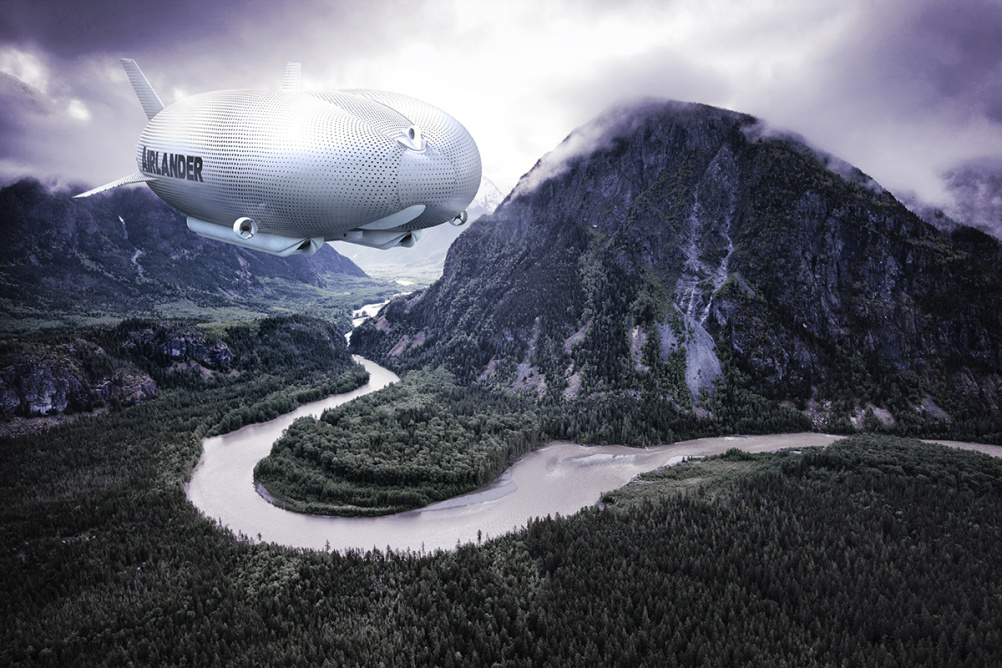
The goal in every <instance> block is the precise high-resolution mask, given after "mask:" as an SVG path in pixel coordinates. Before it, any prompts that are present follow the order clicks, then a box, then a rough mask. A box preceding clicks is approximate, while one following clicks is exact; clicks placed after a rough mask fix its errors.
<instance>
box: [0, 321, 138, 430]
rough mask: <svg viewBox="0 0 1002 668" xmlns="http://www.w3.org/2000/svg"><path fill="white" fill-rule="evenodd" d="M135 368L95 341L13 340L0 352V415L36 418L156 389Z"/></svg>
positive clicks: (130, 399) (133, 398)
mask: <svg viewBox="0 0 1002 668" xmlns="http://www.w3.org/2000/svg"><path fill="white" fill-rule="evenodd" d="M156 389H157V385H156V382H154V380H153V379H152V378H151V377H150V376H149V375H147V374H145V373H143V372H141V371H140V370H138V369H137V368H136V367H135V366H133V365H130V364H124V363H122V362H121V361H120V360H113V359H111V358H109V357H108V356H107V355H106V354H105V352H104V350H103V349H101V348H100V347H99V346H96V345H94V344H93V343H90V342H87V341H84V340H82V339H77V340H76V341H74V342H72V343H63V344H54V345H45V344H38V343H29V344H14V345H9V346H8V347H7V349H6V350H5V351H4V352H3V353H2V354H0V414H7V415H21V416H35V415H54V414H58V413H66V412H77V411H89V410H93V409H94V408H96V407H99V406H104V405H105V404H107V403H108V402H110V401H112V400H117V401H118V402H119V403H120V404H122V405H130V404H134V403H136V402H139V401H142V400H144V399H147V398H149V397H150V396H152V395H153V394H154V392H156Z"/></svg>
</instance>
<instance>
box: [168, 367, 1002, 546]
mask: <svg viewBox="0 0 1002 668" xmlns="http://www.w3.org/2000/svg"><path fill="white" fill-rule="evenodd" d="M355 359H356V360H357V361H358V362H360V363H361V364H363V365H364V366H365V368H366V369H367V370H368V371H369V375H370V380H369V382H368V383H367V384H366V385H363V386H362V387H360V388H358V389H356V390H353V391H351V392H347V393H345V394H340V395H334V396H332V397H328V398H327V399H323V400H321V401H317V402H314V403H311V404H307V405H304V406H301V407H299V408H298V409H296V410H295V411H293V412H292V413H288V414H286V415H283V416H281V417H278V418H276V419H274V420H271V421H270V422H265V423H262V424H256V425H250V426H247V427H244V428H242V429H240V430H238V431H234V432H231V433H229V434H225V435H223V436H216V437H213V438H207V439H204V440H203V441H202V457H201V459H199V461H198V464H197V465H196V467H195V469H194V471H193V472H192V475H191V481H190V482H189V483H188V484H187V485H186V491H187V493H188V498H189V499H190V500H191V502H192V503H193V504H194V505H195V506H196V507H197V508H198V509H199V510H200V511H201V512H202V513H204V514H205V515H206V516H207V517H210V518H213V519H216V520H218V521H219V522H220V523H221V524H222V525H223V526H226V527H228V528H229V529H230V530H231V531H233V532H235V533H242V534H244V535H246V536H247V537H249V538H251V539H256V540H263V541H269V542H274V543H278V544H280V545H287V546H290V547H296V548H310V549H334V550H338V551H340V552H344V551H346V550H352V549H358V550H368V549H372V548H377V549H380V550H383V549H386V548H392V549H393V550H395V551H407V550H410V551H412V552H420V551H432V550H436V549H451V548H454V547H456V545H458V544H460V543H467V542H474V541H476V540H478V538H479V537H481V536H482V537H483V538H484V539H485V540H486V539H487V538H488V537H491V536H498V535H501V534H504V533H507V532H509V531H512V530H516V529H519V528H522V527H525V526H526V523H527V522H528V520H529V519H530V518H533V517H545V516H547V515H555V514H557V513H560V514H561V515H569V514H572V513H575V512H577V511H578V510H580V509H581V508H583V507H585V506H589V505H592V504H594V503H595V502H596V501H598V499H599V497H600V496H601V495H602V493H604V492H607V491H609V490H613V489H617V488H619V487H622V486H623V485H625V484H626V483H628V482H629V481H630V480H631V479H632V478H633V477H634V476H636V475H637V474H639V473H643V472H645V471H650V470H653V469H656V468H659V467H662V466H668V465H671V464H674V463H677V462H679V461H682V459H683V458H685V457H694V456H706V455H713V454H719V453H722V452H724V451H726V450H727V449H729V448H732V447H738V448H740V449H741V450H744V451H746V452H766V451H775V450H778V449H781V448H801V447H809V446H824V445H828V444H830V443H832V442H833V441H835V440H836V439H837V438H838V437H836V436H829V435H826V434H813V433H805V434H777V435H770V436H747V437H745V436H725V437H715V438H702V439H697V440H693V441H683V442H680V443H673V444H671V445H662V446H657V447H653V448H648V449H643V450H642V449H637V448H628V447H624V446H616V445H611V446H589V447H585V446H580V445H575V444H573V443H564V442H555V443H550V444H549V445H547V446H545V447H543V448H541V449H539V450H537V451H535V452H531V453H529V454H527V455H525V456H523V457H522V458H521V459H519V460H518V461H517V462H516V463H515V464H514V465H513V466H512V467H510V468H509V469H508V470H507V471H505V473H504V475H502V476H501V477H500V478H498V479H497V480H495V481H494V482H492V483H490V484H489V485H486V486H485V487H482V488H481V489H479V490H476V491H475V492H471V493H469V494H466V495H463V496H459V497H456V498H453V499H448V500H446V501H442V502H440V503H436V504H432V505H430V506H426V507H425V508H421V509H419V510H413V511H410V512H406V513H400V514H398V515H389V516H385V517H373V518H360V517H317V516H312V515H302V514H299V513H293V512H290V511H286V510H283V509H281V508H279V507H277V506H274V505H272V504H270V503H268V502H267V501H266V500H265V499H264V498H262V497H261V496H260V495H259V494H258V492H257V490H256V489H255V486H254V478H253V476H254V466H255V464H257V462H258V461H260V460H261V459H262V458H264V457H266V456H267V455H268V453H269V452H270V451H271V446H272V443H274V442H275V440H277V439H278V438H279V437H280V436H281V434H282V431H283V430H284V429H285V428H286V427H288V426H289V425H290V424H291V423H292V421H293V420H295V419H296V418H299V417H302V416H306V415H315V416H317V415H319V414H320V413H321V412H323V411H324V410H326V409H328V408H332V407H334V406H337V405H340V404H342V403H345V402H346V401H350V400H351V399H354V398H356V397H360V396H362V395H364V394H368V393H369V392H373V391H375V390H378V389H380V388H383V387H386V386H387V385H389V384H390V383H393V382H396V381H397V380H399V379H398V378H397V376H396V375H395V374H394V373H393V372H391V371H389V370H387V369H384V368H383V367H381V366H379V365H378V364H375V363H374V362H370V361H369V360H366V359H363V358H361V357H356V358H355ZM947 444H948V445H951V446H954V447H963V448H965V449H971V450H978V451H980V452H984V453H987V454H991V455H993V456H996V457H998V456H1002V447H999V446H990V445H978V444H962V443H947Z"/></svg>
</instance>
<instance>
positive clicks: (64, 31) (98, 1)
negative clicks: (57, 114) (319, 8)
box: [0, 0, 287, 59]
mask: <svg viewBox="0 0 1002 668" xmlns="http://www.w3.org/2000/svg"><path fill="white" fill-rule="evenodd" d="M284 7H285V3H281V2H269V1H268V0H247V1H246V2H239V3H236V2H215V1H213V2H206V1H205V0H170V1H169V2H148V1H144V0H132V1H131V2H130V1H123V0H88V1H87V2H80V3H69V2H66V0H4V2H3V3H2V4H0V41H6V42H12V43H15V44H36V45H38V46H39V47H41V48H42V49H44V50H45V51H46V52H48V53H51V54H53V55H55V56H58V57H60V58H68V59H72V58H76V57H78V56H80V55H81V54H90V53H95V52H108V53H118V52H119V51H123V50H124V51H135V50H142V51H148V50H150V49H151V48H154V49H168V48H172V49H178V48H181V49H183V47H184V45H186V44H191V43H193V42H198V41H201V40H203V39H210V38H212V37H213V36H214V35H218V34H219V33H220V32H221V31H222V30H221V27H222V26H224V25H225V24H226V23H227V21H229V20H231V19H232V18H233V17H234V16H249V17H257V18H258V19H259V20H261V21H262V22H263V23H265V24H268V23H269V22H270V20H271V15H272V14H275V13H278V12H282V11H283V8H284ZM286 11H287V10H286Z"/></svg>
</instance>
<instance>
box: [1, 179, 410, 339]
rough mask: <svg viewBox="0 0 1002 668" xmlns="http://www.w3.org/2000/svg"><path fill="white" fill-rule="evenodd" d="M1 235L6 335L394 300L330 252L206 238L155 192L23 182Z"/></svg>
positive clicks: (7, 202)
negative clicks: (79, 191)
mask: <svg viewBox="0 0 1002 668" xmlns="http://www.w3.org/2000/svg"><path fill="white" fill-rule="evenodd" d="M0 236H2V238H3V239H4V243H3V244H2V246H0V281H2V283H3V285H4V294H3V297H2V298H0V312H2V313H3V319H2V332H0V334H9V333H16V332H19V331H25V330H30V329H33V328H37V327H39V326H43V327H44V326H65V325H76V324H82V323H87V322H93V321H99V320H102V319H105V318H111V319H114V318H121V317H128V316H138V317H176V316H185V317H203V318H204V317H211V318H212V319H233V318H242V317H253V316H260V315H264V314H278V313H288V312H309V313H312V314H314V315H321V316H330V315H331V314H332V313H334V312H336V311H338V309H341V310H345V311H346V312H347V309H349V308H350V307H351V306H352V305H353V304H342V302H344V301H345V299H346V298H345V297H344V293H345V291H346V290H348V289H351V290H356V289H361V290H368V291H371V292H373V293H374V294H373V296H376V295H377V294H383V293H387V294H392V289H391V287H390V286H387V285H385V284H383V283H382V282H379V281H374V280H372V279H369V278H368V276H367V275H366V274H365V272H364V271H362V270H361V269H360V268H359V267H358V266H357V265H355V264H354V263H353V262H351V260H349V259H347V258H345V257H344V256H342V255H340V254H338V253H337V252H336V251H334V249H333V248H331V247H330V246H324V247H323V248H322V249H321V250H320V251H318V252H317V253H316V254H315V255H313V256H311V257H305V256H299V255H297V256H292V257H288V258H279V257H275V256H272V255H265V254H262V253H255V252H253V251H248V250H244V249H241V248H238V247H236V246H231V245H229V244H223V243H219V242H215V241H209V240H207V239H203V238H202V237H199V236H197V235H196V234H194V233H193V232H191V231H190V230H188V229H187V226H186V225H185V220H184V216H183V215H182V214H180V213H178V212H177V211H175V210H174V209H172V208H171V207H169V206H167V205H166V204H164V203H163V202H162V201H160V200H159V199H158V198H157V197H156V196H155V195H153V193H151V192H149V191H148V190H147V189H145V188H129V189H120V190H115V191H113V192H110V193H108V194H106V195H103V196H101V197H95V198H89V199H86V200H74V199H72V198H71V197H70V195H69V194H68V193H65V192H50V191H48V190H47V189H46V188H45V187H44V186H42V185H41V184H39V183H38V182H37V181H33V180H22V181H18V182H16V183H13V184H11V185H8V186H6V187H4V188H2V189H0ZM373 301H376V300H375V299H373Z"/></svg>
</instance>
